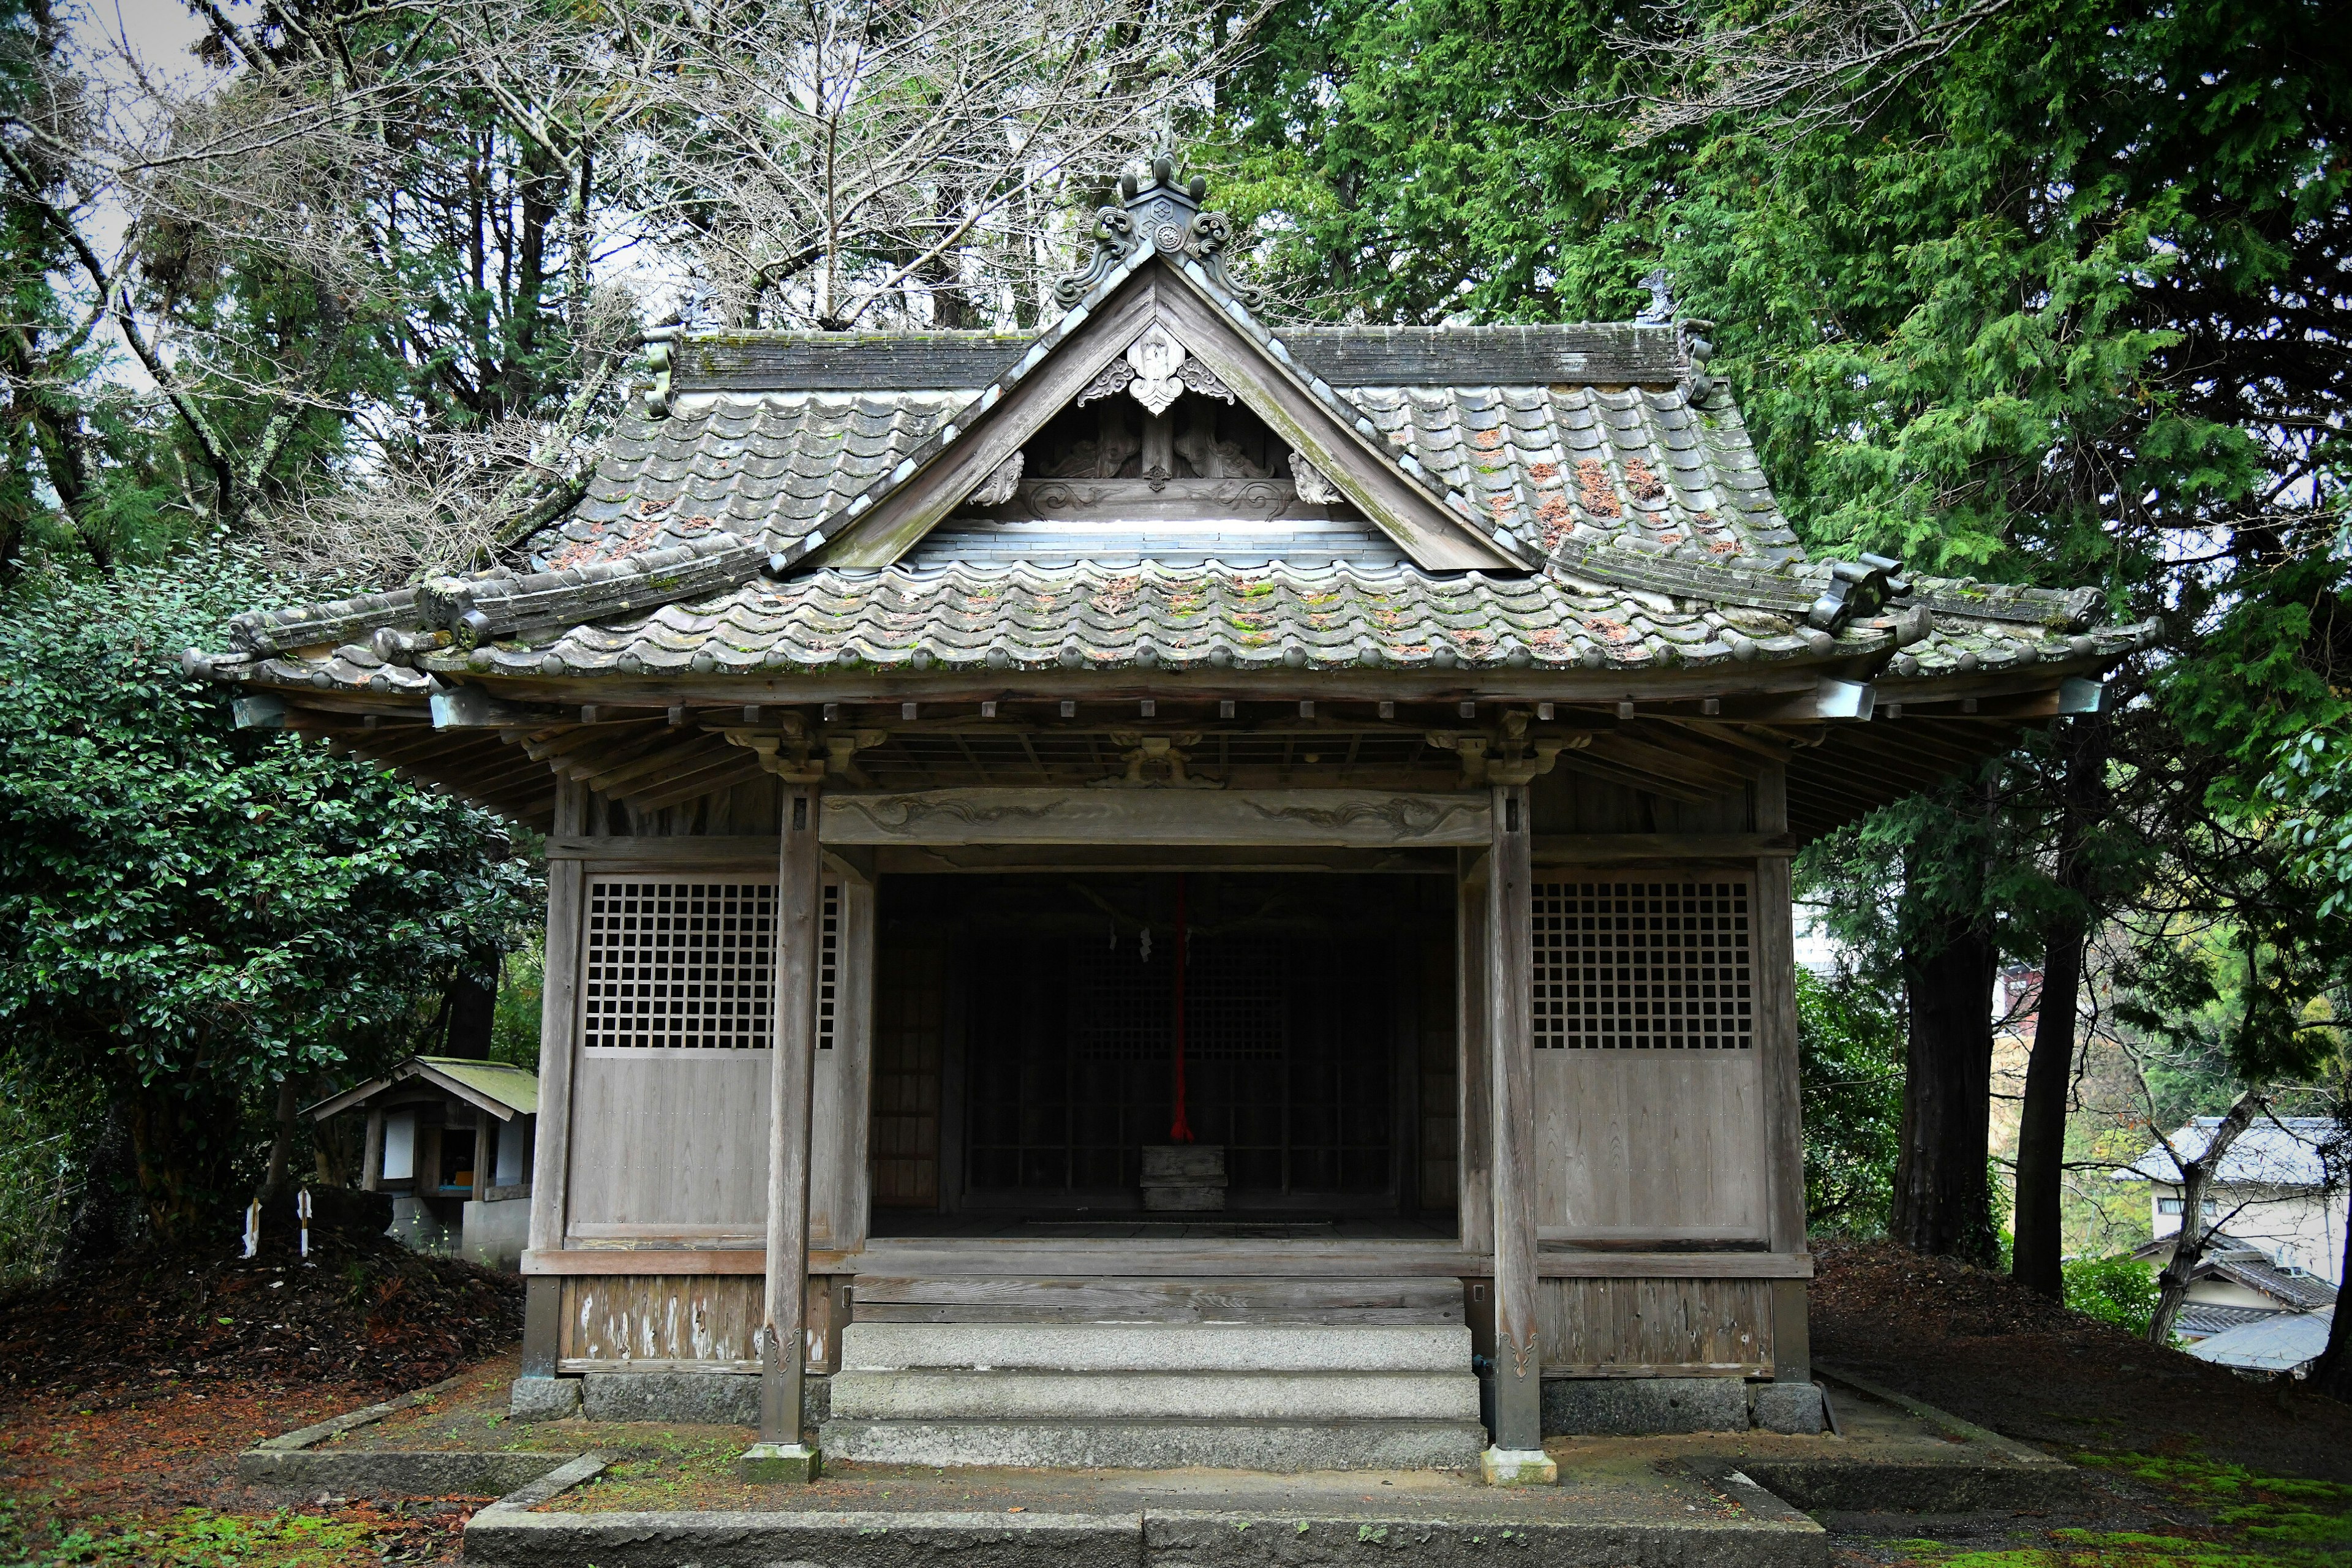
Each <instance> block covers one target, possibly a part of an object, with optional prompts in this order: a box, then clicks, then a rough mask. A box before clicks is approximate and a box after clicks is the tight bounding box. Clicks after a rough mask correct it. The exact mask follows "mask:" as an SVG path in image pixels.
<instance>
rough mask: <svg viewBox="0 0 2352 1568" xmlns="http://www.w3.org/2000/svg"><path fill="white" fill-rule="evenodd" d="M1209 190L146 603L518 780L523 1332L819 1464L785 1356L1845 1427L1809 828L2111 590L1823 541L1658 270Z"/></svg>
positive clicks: (987, 1447) (2057, 712) (683, 340)
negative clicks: (1014, 277)
mask: <svg viewBox="0 0 2352 1568" xmlns="http://www.w3.org/2000/svg"><path fill="white" fill-rule="evenodd" d="M1202 195H1203V190H1202V183H1201V182H1200V181H1199V180H1197V179H1195V180H1189V181H1187V180H1181V179H1179V178H1178V177H1177V175H1176V174H1175V172H1174V170H1173V168H1172V167H1171V164H1170V163H1167V162H1166V161H1165V160H1162V161H1160V163H1157V164H1156V165H1155V166H1154V167H1152V168H1150V169H1149V170H1142V171H1139V172H1137V173H1136V174H1131V175H1129V177H1128V178H1127V179H1126V181H1125V182H1124V183H1123V184H1122V186H1121V199H1120V200H1119V201H1118V204H1116V205H1111V206H1108V207H1106V208H1104V209H1103V210H1102V212H1101V214H1100V215H1099V218H1098V221H1097V224H1096V226H1095V230H1094V241H1095V249H1094V254H1093V256H1092V258H1091V259H1090V261H1089V262H1088V264H1087V267H1086V268H1085V269H1084V270H1082V271H1080V272H1078V273H1076V275H1074V276H1072V277H1070V278H1067V279H1064V280H1063V281H1062V282H1061V283H1060V284H1059V285H1058V286H1057V290H1056V299H1057V305H1056V307H1055V308H1056V310H1058V311H1059V312H1060V313H1059V314H1058V315H1057V316H1055V319H1054V320H1053V321H1052V322H1051V323H1050V324H1049V325H1048V326H1047V327H1046V328H1045V330H1044V331H1041V332H1039V333H1037V334H1035V335H1034V336H1003V335H994V334H988V333H974V332H918V333H893V334H872V335H867V334H803V333H791V332H736V333H721V334H712V335H703V336H681V337H677V338H675V339H673V340H670V341H666V342H658V343H656V344H655V345H654V347H653V350H652V352H651V361H650V374H649V376H648V379H647V381H646V384H644V386H643V387H642V388H641V390H640V392H639V394H638V396H637V401H636V403H635V406H634V408H633V410H632V412H631V415H630V416H629V418H628V419H627V421H626V423H625V426H624V427H623V428H622V429H621V430H620V432H619V433H618V435H617V436H616V437H615V438H614V441H613V443H612V446H611V448H610V450H609V452H608V453H607V454H606V455H605V457H604V459H603V462H602V465H601V467H600V468H598V470H597V472H596V475H595V478H594V481H593V486H592V487H591V489H590V490H589V492H588V493H587V495H586V497H585V499H583V500H581V501H580V502H579V503H578V504H577V505H576V506H574V507H573V508H572V510H569V511H568V512H566V513H565V514H563V515H562V516H561V517H559V518H557V519H555V520H554V521H551V523H550V524H549V525H548V526H547V527H546V528H545V529H544V530H543V531H541V532H540V533H539V534H538V535H536V536H535V537H533V538H532V539H531V540H530V542H528V543H527V544H526V545H525V546H524V547H523V549H522V551H521V552H520V554H519V556H518V558H517V559H516V560H515V561H514V562H513V563H511V564H510V565H509V566H507V567H504V568H502V569H500V570H498V571H495V572H491V573H488V574H483V575H480V576H475V577H468V578H441V579H435V580H432V581H428V582H425V583H424V584H421V585H419V586H417V587H415V588H411V589H404V590H402V591H400V592H397V593H392V594H384V595H373V596H369V597H365V598H360V599H354V600H349V601H343V602H338V603H332V604H321V605H308V606H302V607H299V608H293V609H281V610H270V611H258V612H256V613H254V614H251V615H248V616H244V617H242V618H240V619H239V620H238V621H237V622H236V625H235V626H234V628H233V636H234V646H233V647H231V648H230V649H229V650H228V651H226V652H224V653H217V654H210V655H206V654H196V653H192V654H191V655H190V656H189V659H188V663H189V668H191V670H192V671H195V672H198V673H202V674H205V675H208V676H210V677H211V678H212V679H215V680H219V681H223V682H226V683H229V684H230V685H231V686H232V687H233V688H234V689H235V691H236V694H237V699H236V700H237V704H238V710H239V712H240V714H241V715H242V716H243V717H244V720H245V721H247V722H248V723H253V724H263V725H275V726H279V727H283V728H285V729H289V730H294V731H300V732H302V733H304V734H308V735H314V736H317V737H319V738H320V740H321V741H323V742H325V743H326V744H328V745H330V746H331V747H333V748H336V749H338V750H341V751H347V752H352V753H354V754H357V755H360V756H363V757H370V758H374V759H377V760H379V761H381V762H383V763H386V764H388V765H391V766H393V767H395V768H398V769H400V770H402V771H403V772H404V773H408V774H409V775H411V776H413V777H415V778H417V779H420V780H425V781H429V782H431V783H433V784H436V785H438V786H439V787H441V788H444V789H446V790H448V791H451V792H453V793H455V794H457V795H462V796H464V797H465V798H467V799H469V800H473V801H478V802H479V803H481V804H483V805H487V806H488V807H490V808H492V809H495V810H497V811H499V812H503V813H505V814H507V815H509V816H512V817H513V818H515V819H516V820H518V821H520V822H523V823H527V824H529V825H530V826H532V827H534V828H536V829H538V830H540V831H541V832H544V833H545V834H546V835H547V836H548V838H547V852H548V856H549V881H550V891H549V903H548V943H547V971H546V1013H545V1034H544V1047H543V1055H542V1059H541V1072H540V1079H541V1109H540V1113H539V1114H540V1132H539V1137H538V1142H537V1154H536V1175H535V1179H534V1182H533V1184H532V1189H531V1210H530V1249H529V1251H528V1252H527V1253H526V1254H525V1256H524V1259H523V1268H524V1271H525V1272H526V1274H527V1275H528V1276H529V1277H530V1328H529V1335H528V1340H527V1344H526V1352H525V1356H526V1369H525V1370H526V1373H528V1376H527V1377H526V1379H525V1380H524V1383H525V1384H532V1383H533V1380H540V1382H539V1383H538V1384H536V1385H535V1387H536V1388H537V1389H538V1390H539V1391H540V1392H544V1390H546V1389H549V1388H556V1389H559V1390H560V1389H561V1388H562V1386H563V1385H562V1384H547V1383H545V1381H544V1380H547V1379H559V1380H561V1379H572V1378H578V1377H617V1376H629V1377H636V1378H645V1379H652V1378H662V1377H669V1378H676V1377H684V1376H694V1377H706V1378H707V1377H712V1376H725V1375H729V1374H734V1375H738V1376H743V1377H746V1378H747V1379H748V1378H750V1377H751V1374H758V1376H757V1386H758V1387H759V1388H760V1389H761V1420H762V1426H763V1428H764V1431H763V1436H765V1437H766V1438H767V1439H768V1440H769V1443H770V1444H771V1447H768V1448H766V1449H763V1450H761V1453H762V1454H764V1455H766V1456H768V1457H769V1458H771V1459H772V1460H773V1461H774V1462H775V1463H778V1464H782V1465H785V1466H787V1467H789V1466H794V1465H797V1466H799V1467H800V1468H802V1469H803V1470H804V1469H805V1468H807V1466H808V1464H809V1463H810V1462H811V1460H810V1458H809V1457H808V1456H807V1455H806V1454H805V1453H804V1452H803V1450H802V1449H801V1448H800V1447H797V1445H799V1443H800V1442H801V1440H802V1438H803V1431H802V1426H801V1421H800V1419H799V1415H798V1413H799V1412H800V1411H801V1410H802V1409H803V1391H802V1378H803V1370H804V1369H806V1370H807V1371H810V1372H814V1373H819V1374H824V1375H826V1376H828V1377H829V1379H830V1415H829V1416H828V1417H827V1418H826V1419H825V1421H824V1426H823V1434H824V1438H823V1440H824V1446H825V1448H826V1449H827V1451H828V1453H829V1454H830V1455H832V1456H834V1457H837V1458H853V1459H855V1458H876V1459H898V1460H905V1461H908V1462H920V1463H936V1464H951V1463H1016V1464H1047V1463H1070V1464H1089V1465H1101V1464H1114V1465H1116V1464H1129V1465H1157V1464H1187V1463H1241V1464H1250V1465H1257V1466H1263V1467H1271V1468H1303V1467H1313V1466H1326V1465H1364V1464H1428V1465H1455V1466H1461V1465H1475V1464H1477V1463H1479V1462H1480V1455H1481V1453H1482V1451H1483V1452H1484V1454H1485V1463H1486V1468H1487V1470H1488V1472H1489V1473H1490V1474H1491V1475H1493V1476H1494V1477H1495V1478H1496V1479H1503V1480H1507V1479H1525V1478H1527V1477H1528V1476H1533V1475H1540V1474H1541V1473H1542V1470H1543V1461H1542V1459H1541V1455H1540V1448H1541V1436H1542V1434H1543V1432H1544V1431H1545V1430H1546V1429H1547V1428H1548V1427H1549V1428H1552V1429H1570V1428H1573V1427H1574V1426H1577V1425H1578V1424H1579V1423H1580V1421H1581V1420H1583V1419H1585V1416H1584V1415H1583V1414H1582V1413H1584V1412H1587V1411H1589V1410H1590V1409H1591V1394H1593V1391H1594V1390H1595V1389H1602V1390H1608V1389H1615V1390H1619V1391H1621V1392H1622V1390H1623V1389H1624V1388H1625V1386H1626V1384H1627V1380H1636V1381H1645V1382H1646V1381H1654V1380H1679V1381H1678V1385H1681V1386H1688V1387H1692V1388H1696V1389H1699V1390H1700V1391H1701V1392H1706V1393H1708V1394H1709V1396H1710V1397H1713V1398H1716V1404H1717V1405H1720V1406H1721V1407H1722V1408H1724V1409H1726V1410H1728V1411H1732V1412H1736V1413H1737V1415H1736V1418H1737V1419H1738V1420H1740V1421H1745V1420H1746V1419H1748V1412H1750V1411H1751V1410H1752V1411H1753V1412H1754V1415H1755V1418H1756V1419H1758V1420H1759V1421H1764V1422H1767V1423H1768V1424H1776V1425H1791V1426H1797V1427H1800V1428H1801V1427H1804V1426H1806V1425H1807V1424H1808V1422H1809V1421H1810V1422H1811V1423H1813V1424H1817V1423H1818V1420H1819V1408H1818V1399H1817V1397H1815V1396H1813V1394H1812V1391H1811V1387H1810V1383H1809V1379H1810V1368H1809V1363H1808V1355H1807V1351H1806V1331H1805V1290H1806V1280H1807V1279H1808V1277H1809V1276H1810V1274H1811V1258H1810V1256H1809V1254H1808V1251H1807V1247H1806V1239H1805V1205H1804V1185H1803V1174H1802V1161H1801V1133H1800V1125H1801V1117H1802V1107H1801V1105H1800V1103H1799V1092H1798V1073H1797V1042H1796V1034H1795V1030H1796V1014H1795V1005H1794V999H1793V968H1792V956H1791V933H1790V881H1789V862H1790V856H1791V855H1792V854H1794V853H1795V851H1796V850H1797V848H1798V847H1800V846H1801V845H1802V844H1803V843H1804V842H1805V841H1806V840H1807V839H1809V838H1811V837H1813V836H1815V835H1818V834H1821V833H1822V832H1825V831H1827V830H1829V829H1831V828H1833V827H1835V826H1838V825H1839V824H1841V823H1845V822H1849V821H1852V820H1853V819H1854V818H1855V817H1856V816H1860V815H1861V814H1863V813H1864V812H1866V811H1868V810H1870V809H1871V808H1873V807H1874V806H1876V805H1881V804H1883V803H1885V802H1888V801H1892V800H1895V799H1896V798H1898V797H1900V796H1902V795H1906V794H1908V793H1910V792H1912V791H1915V790H1916V789H1919V788H1921V787H1922V786H1925V785H1927V784H1932V783H1933V782H1935V781H1936V780H1937V779H1938V778H1939V777H1942V776H1945V775H1947V774H1948V773H1952V772H1954V771H1956V770H1958V769H1961V768H1964V767H1966V766H1967V765H1969V763H1971V762H1973V761H1974V760H1976V759H1979V758H1981V757H1984V756H1986V755H1988V754H1990V753H1993V752H1998V751H2000V750H2001V749H2003V748H2005V747H2007V746H2009V745H2011V743H2012V742H2013V741H2014V739H2015V737H2016V735H2017V733H2018V731H2019V730H2020V729H2021V728H2022V727H2026V726H2034V725H2042V724H2046V723H2048V722H2050V721H2053V720H2056V719H2058V718H2059V717H2061V716H2062V715H2064V714H2068V713H2079V712H2087V711H2092V710H2095V708H2096V707H2097V705H2098V703H2099V700H2100V691H2101V688H2100V685H2099V680H2100V676H2101V672H2102V671H2103V670H2104V669H2105V668H2107V667H2108V666H2109V665H2111V664H2112V663H2113V662H2114V661H2115V660H2116V659H2117V658H2120V657H2121V656H2123V655H2124V654H2125V653H2126V652H2128V651H2129V650H2131V649H2132V648H2134V647H2137V646H2138V645H2139V643H2140V641H2141V639H2143V638H2144V637H2147V635H2148V629H2147V628H2144V627H2139V626H2112V625H2107V624H2104V623H2103V621H2102V619H2101V615H2100V611H2101V605H2100V602H2099V599H2098V596H2097V595H2095V593H2093V592H2091V591H2089V590H2084V591H2081V592H2075V593H2056V592H2049V591H2043V590H2036V589H2025V588H2013V587H2005V586H2001V585H1998V584H1983V583H1977V582H1972V581H1943V580H1932V579H1927V578H1922V577H1917V576H1913V575H1910V574H1906V572H1905V571H1904V570H1903V568H1902V566H1901V565H1900V564H1899V563H1895V562H1893V561H1887V560H1878V559H1864V560H1862V561H1856V562H1847V561H1812V560H1808V559H1807V558H1806V556H1805V555H1804V553H1803V552H1802V551H1801V549H1800V548H1799V545H1798V542H1797V540H1796V537H1795V535H1794V534H1793V533H1792V532H1791V531H1790V529H1789V527H1788V525H1787V523H1786V522H1785V521H1784V520H1783V518H1782V517H1781V515H1780V510H1779V509H1778V507H1777V506H1776V504H1775V502H1774V500H1773V497H1772V493H1771V490H1770V489H1769V486H1767V484H1766V483H1765V480H1764V478H1763V475H1762V474H1761V473H1760V472H1759V468H1758V464H1757V460H1756V457H1755V454H1754V452H1753V450H1752V449H1751V448H1750V446H1749V444H1748V437H1747V436H1746V434H1745V433H1744V431H1743V429H1742V426H1741V423H1740V418H1739V414H1738V408H1737V407H1736V406H1735V405H1734V404H1733V401H1732V398H1731V395H1730V393H1729V390H1728V389H1727V387H1726V386H1724V385H1723V384H1721V383H1720V382H1718V381H1717V379H1716V378H1714V377H1713V376H1711V375H1710V374H1708V371H1707V361H1708V357H1709V352H1710V351H1709V349H1708V346H1707V344H1706V342H1704V341H1703V339H1702V338H1700V337H1699V336H1698V335H1696V333H1695V332H1694V331H1692V330H1691V329H1690V327H1689V326H1688V325H1687V324H1678V323H1676V322H1675V321H1672V320H1664V319H1662V320H1658V321H1643V322H1637V323H1633V324H1625V325H1606V326H1559V327H1482V328H1433V329H1412V330H1407V329H1388V328H1357V327H1307V328H1299V329H1295V330H1294V329H1287V328H1286V329H1280V330H1276V329H1275V328H1272V327H1269V326H1268V325H1267V324H1265V322H1264V321H1261V320H1260V319H1259V316H1258V315H1257V313H1256V311H1257V310H1258V308H1259V303H1260V301H1259V300H1258V298H1257V296H1256V295H1255V293H1254V291H1253V290H1252V289H1250V288H1249V287H1248V286H1247V285H1246V284H1245V283H1244V282H1243V281H1241V280H1239V279H1235V278H1234V276H1232V275H1231V273H1229V271H1228V270H1227V265H1226V264H1227V257H1226V253H1225V247H1226V244H1227V241H1228V237H1229V232H1230V231H1229V226H1228V224H1227V223H1226V220H1225V219H1224V218H1223V217H1222V216H1219V215H1217V214H1215V213H1213V212H1210V211H1205V210H1203V209H1202V205H1201V204H1202ZM792 1345H799V1346H802V1347H803V1351H804V1354H800V1355H794V1354H780V1353H777V1352H778V1347H779V1346H792ZM1482 1384H1483V1393H1484V1396H1485V1397H1484V1403H1483V1405H1482V1403H1481V1396H1482ZM646 1386H651V1385H650V1384H647V1385H646ZM746 1386H750V1384H746ZM518 1390H519V1393H518V1399H519V1400H521V1399H522V1397H523V1394H524V1393H525V1392H527V1391H526V1390H525V1389H524V1385H523V1384H518ZM1717 1396H1720V1397H1717ZM1808 1399H1811V1414H1810V1415H1808V1405H1807V1401H1808ZM1713 1407H1714V1406H1710V1408H1713ZM812 1408H814V1406H812ZM1725 1418H1726V1419H1731V1418H1733V1417H1729V1416H1727V1417H1725ZM764 1473H775V1472H774V1471H773V1470H770V1471H767V1472H764Z"/></svg>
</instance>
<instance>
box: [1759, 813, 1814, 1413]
mask: <svg viewBox="0 0 2352 1568" xmlns="http://www.w3.org/2000/svg"><path fill="white" fill-rule="evenodd" d="M1756 826H1758V827H1759V828H1763V829H1767V830H1770V831H1785V830H1786V829H1787V827H1788V826H1789V792H1788V781H1787V776H1786V775H1785V774H1784V773H1782V772H1781V771H1780V769H1778V768H1775V769H1773V770H1772V771H1771V772H1770V773H1767V774H1766V775H1765V776H1764V777H1762V778H1760V779H1759V780H1758V781H1757V784H1756ZM1754 909H1755V921H1756V925H1755V931H1756V966H1755V973H1756V981H1757V984H1756V1052H1757V1057H1758V1058H1759V1059H1758V1062H1757V1066H1758V1068H1760V1069H1761V1077H1762V1079H1763V1089H1764V1106H1763V1111H1764V1160H1765V1194H1764V1213H1765V1224H1766V1228H1767V1231H1768V1233H1769V1240H1770V1243H1771V1247H1772V1250H1773V1251H1775V1252H1802V1251H1803V1250H1804V1249H1805V1130H1804V1089H1803V1085H1802V1083H1801V1076H1800V1071H1799V1060H1798V1058H1799V1051H1798V1042H1797V990H1796V982H1797V944H1796V927H1795V912H1796V911H1795V902H1794V898H1793V889H1792V887H1791V883H1790V865H1789V862H1788V861H1787V860H1786V859H1785V858H1781V857H1780V856H1759V857H1758V858H1757V861H1756V899H1755V903H1754ZM1772 1319H1773V1333H1772V1375H1773V1376H1774V1377H1775V1378H1777V1379H1779V1380H1780V1381H1781V1382H1784V1383H1785V1382H1797V1383H1803V1382H1809V1381H1811V1377H1812V1361H1811V1356H1810V1355H1809V1354H1808V1353H1807V1352H1806V1351H1805V1348H1804V1347H1805V1344H1806V1342H1807V1339H1806V1332H1805V1297H1804V1288H1803V1286H1802V1285H1801V1284H1798V1285H1796V1286H1795V1287H1794V1290H1793V1294H1792V1293H1791V1292H1790V1290H1789V1289H1781V1288H1780V1287H1776V1288H1775V1289H1774V1292H1773V1299H1772Z"/></svg>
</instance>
